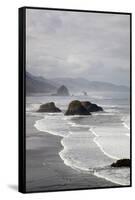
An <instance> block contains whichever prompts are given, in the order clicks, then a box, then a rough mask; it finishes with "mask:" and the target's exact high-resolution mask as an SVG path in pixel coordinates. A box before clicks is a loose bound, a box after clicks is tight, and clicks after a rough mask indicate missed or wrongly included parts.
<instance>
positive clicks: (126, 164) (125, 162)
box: [111, 159, 131, 167]
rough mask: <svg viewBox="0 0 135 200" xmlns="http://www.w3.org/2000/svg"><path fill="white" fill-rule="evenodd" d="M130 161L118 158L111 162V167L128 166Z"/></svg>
mask: <svg viewBox="0 0 135 200" xmlns="http://www.w3.org/2000/svg"><path fill="white" fill-rule="evenodd" d="M130 166H131V161H130V159H120V160H117V161H116V162H115V163H112V164H111V167H130Z"/></svg>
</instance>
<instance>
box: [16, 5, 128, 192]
mask: <svg viewBox="0 0 135 200" xmlns="http://www.w3.org/2000/svg"><path fill="white" fill-rule="evenodd" d="M27 9H39V10H51V11H65V12H87V13H103V14H106V15H109V14H119V15H129V16H130V134H131V136H130V157H131V168H130V185H129V186H111V187H104V188H100V187H95V188H81V189H80V188H79V189H78V188H76V189H61V190H45V191H38V190H36V191H27V189H26V10H27ZM18 93H19V109H18V110H19V141H18V144H19V147H18V149H19V158H18V161H19V164H18V166H19V174H18V191H19V192H21V193H35V192H57V191H69V190H84V189H85V190H90V189H108V188H124V187H131V186H132V13H128V12H111V11H92V10H76V9H65V8H63V9H62V8H61V9H60V8H47V7H46V8H43V7H27V6H26V7H21V8H19V91H18Z"/></svg>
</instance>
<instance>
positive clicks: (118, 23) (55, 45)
mask: <svg viewBox="0 0 135 200" xmlns="http://www.w3.org/2000/svg"><path fill="white" fill-rule="evenodd" d="M26 36H27V56H26V57H27V68H28V70H29V71H30V72H31V73H33V74H35V75H42V76H45V77H48V78H53V77H63V76H64V77H65V76H67V77H83V76H84V77H86V78H87V79H89V80H96V81H98V80H99V81H105V78H106V79H107V80H106V81H110V82H115V83H118V84H119V83H121V84H129V72H130V55H129V53H130V21H129V16H128V15H118V14H117V15H116V14H115V15H112V14H109V15H106V14H98V13H78V12H63V11H50V10H31V9H28V10H27V28H26Z"/></svg>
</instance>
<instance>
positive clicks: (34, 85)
mask: <svg viewBox="0 0 135 200" xmlns="http://www.w3.org/2000/svg"><path fill="white" fill-rule="evenodd" d="M62 85H64V86H66V87H67V88H68V90H69V91H70V92H82V91H86V92H88V91H99V92H102V91H113V92H124V91H125V92H126V91H129V87H127V86H123V85H115V84H113V83H108V82H102V81H89V80H87V79H85V78H80V77H79V78H67V77H64V78H51V79H46V78H44V77H42V76H35V75H32V74H31V73H29V72H26V94H30V93H53V92H56V91H57V90H58V88H59V87H60V86H62Z"/></svg>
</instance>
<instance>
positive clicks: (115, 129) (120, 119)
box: [26, 92, 130, 185]
mask: <svg viewBox="0 0 135 200" xmlns="http://www.w3.org/2000/svg"><path fill="white" fill-rule="evenodd" d="M72 100H81V101H90V102H92V103H96V104H98V105H99V106H102V107H103V109H104V111H103V112H95V113H92V115H90V116H77V115H75V116H65V115H64V112H65V111H66V110H67V108H68V104H69V103H70V102H71V101H72ZM47 102H55V104H56V106H57V107H59V108H60V109H61V110H62V113H38V112H36V110H37V109H38V108H39V106H40V105H41V104H43V103H47ZM26 114H27V115H35V116H39V120H37V121H35V124H34V126H35V128H36V129H37V130H39V131H42V132H45V134H46V132H48V133H50V134H53V135H56V136H61V137H62V139H61V144H62V146H63V149H62V150H61V151H60V152H59V156H60V158H61V159H62V160H63V162H64V164H65V165H67V166H69V167H71V168H72V169H74V170H77V171H80V173H87V174H88V176H89V174H94V175H95V176H97V177H102V178H104V179H106V180H109V181H111V182H114V183H117V184H120V185H130V169H129V168H126V167H124V168H112V167H110V165H111V164H112V163H113V162H116V160H118V159H123V158H130V94H129V93H127V92H100V93H99V92H97V93H96V92H90V93H88V96H84V95H81V94H79V93H78V94H75V95H74V96H69V97H60V96H44V95H43V94H38V95H33V96H27V97H26ZM26 135H27V133H26ZM54 164H55V163H54Z"/></svg>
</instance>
